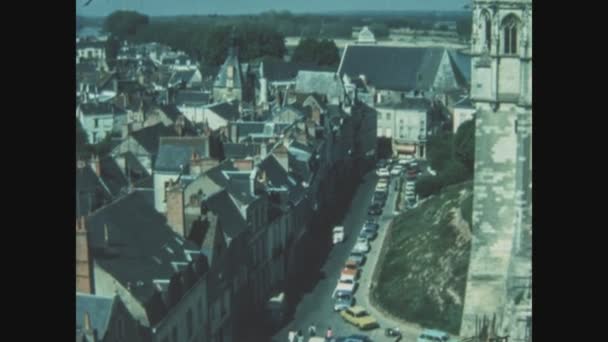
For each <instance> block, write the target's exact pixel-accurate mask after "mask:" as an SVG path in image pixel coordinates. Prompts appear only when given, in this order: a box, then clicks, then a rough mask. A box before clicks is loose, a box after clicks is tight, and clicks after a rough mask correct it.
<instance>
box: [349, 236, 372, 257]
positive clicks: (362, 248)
mask: <svg viewBox="0 0 608 342" xmlns="http://www.w3.org/2000/svg"><path fill="white" fill-rule="evenodd" d="M370 248H371V247H370V245H369V241H367V239H366V238H362V237H358V238H357V242H356V243H355V247H353V252H360V253H368V252H369V250H370Z"/></svg>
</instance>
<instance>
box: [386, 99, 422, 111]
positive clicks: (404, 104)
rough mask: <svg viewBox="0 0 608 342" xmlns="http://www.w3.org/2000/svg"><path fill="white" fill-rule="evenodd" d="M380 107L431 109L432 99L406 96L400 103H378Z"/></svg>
mask: <svg viewBox="0 0 608 342" xmlns="http://www.w3.org/2000/svg"><path fill="white" fill-rule="evenodd" d="M376 107H378V108H397V109H422V110H429V109H430V108H431V101H430V100H428V99H426V98H424V97H414V98H405V99H403V100H401V102H399V103H393V104H385V105H382V104H379V105H376Z"/></svg>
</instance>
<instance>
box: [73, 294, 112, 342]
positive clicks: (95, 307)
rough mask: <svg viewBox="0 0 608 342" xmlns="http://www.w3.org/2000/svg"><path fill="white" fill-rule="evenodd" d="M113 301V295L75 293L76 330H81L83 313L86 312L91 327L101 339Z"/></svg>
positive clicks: (105, 329) (110, 314)
mask: <svg viewBox="0 0 608 342" xmlns="http://www.w3.org/2000/svg"><path fill="white" fill-rule="evenodd" d="M114 301H115V299H114V298H113V297H104V296H98V295H90V294H85V293H76V332H77V333H78V332H83V330H84V315H85V313H88V314H89V318H90V320H91V327H92V328H93V330H94V331H97V337H98V338H99V339H100V340H102V339H103V337H104V336H105V334H106V331H107V330H108V324H109V323H110V319H111V317H112V308H113V307H114Z"/></svg>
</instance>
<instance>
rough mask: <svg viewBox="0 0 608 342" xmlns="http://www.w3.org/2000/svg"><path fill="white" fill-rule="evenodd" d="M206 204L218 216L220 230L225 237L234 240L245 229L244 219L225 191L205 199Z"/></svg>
mask: <svg viewBox="0 0 608 342" xmlns="http://www.w3.org/2000/svg"><path fill="white" fill-rule="evenodd" d="M206 204H207V207H208V208H209V209H210V210H211V211H212V212H214V213H215V214H216V215H217V216H218V219H219V221H220V224H221V226H222V230H223V231H224V233H225V234H226V235H228V236H230V237H231V238H235V237H236V236H237V235H239V234H240V233H242V232H243V231H245V230H246V229H247V223H246V222H245V219H244V218H243V216H242V215H241V213H240V212H239V209H238V208H237V206H236V204H235V203H234V201H232V199H231V198H230V195H229V194H228V192H227V191H226V190H222V191H220V192H218V193H216V194H213V195H212V196H210V197H209V198H207V200H206Z"/></svg>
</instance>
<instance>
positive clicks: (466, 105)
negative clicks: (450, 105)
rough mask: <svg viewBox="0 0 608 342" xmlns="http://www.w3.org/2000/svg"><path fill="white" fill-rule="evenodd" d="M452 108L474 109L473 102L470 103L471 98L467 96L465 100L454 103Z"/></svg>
mask: <svg viewBox="0 0 608 342" xmlns="http://www.w3.org/2000/svg"><path fill="white" fill-rule="evenodd" d="M454 108H468V109H474V108H475V106H473V102H471V98H470V97H468V96H467V97H465V98H462V99H460V101H458V102H456V103H455V104H454Z"/></svg>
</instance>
